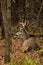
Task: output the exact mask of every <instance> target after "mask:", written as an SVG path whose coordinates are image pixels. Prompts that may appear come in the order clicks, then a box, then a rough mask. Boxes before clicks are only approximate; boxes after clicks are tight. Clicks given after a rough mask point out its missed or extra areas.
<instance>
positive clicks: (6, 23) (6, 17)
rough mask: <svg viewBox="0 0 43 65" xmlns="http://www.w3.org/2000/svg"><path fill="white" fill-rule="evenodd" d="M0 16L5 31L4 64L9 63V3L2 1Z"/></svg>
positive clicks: (5, 0)
mask: <svg viewBox="0 0 43 65" xmlns="http://www.w3.org/2000/svg"><path fill="white" fill-rule="evenodd" d="M1 6H2V16H3V24H4V31H5V57H4V58H5V63H7V62H10V51H11V1H10V0H4V1H2V3H1Z"/></svg>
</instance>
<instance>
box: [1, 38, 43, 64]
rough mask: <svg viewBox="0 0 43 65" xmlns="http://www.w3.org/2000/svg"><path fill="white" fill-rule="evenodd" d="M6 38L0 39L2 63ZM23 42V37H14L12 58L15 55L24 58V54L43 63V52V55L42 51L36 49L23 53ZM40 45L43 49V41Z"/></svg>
mask: <svg viewBox="0 0 43 65" xmlns="http://www.w3.org/2000/svg"><path fill="white" fill-rule="evenodd" d="M4 41H5V40H0V65H4V54H5V53H4V49H5V44H4ZM22 44H23V40H22V39H15V40H14V39H12V52H11V58H12V59H13V58H14V57H15V56H16V57H17V58H22V57H24V56H27V57H30V58H32V59H36V60H39V61H40V62H41V64H42V65H43V54H42V55H41V54H40V53H36V52H35V51H34V52H33V51H31V52H27V53H22V51H21V47H22ZM39 45H40V47H41V48H42V49H43V42H41V43H40V44H39Z"/></svg>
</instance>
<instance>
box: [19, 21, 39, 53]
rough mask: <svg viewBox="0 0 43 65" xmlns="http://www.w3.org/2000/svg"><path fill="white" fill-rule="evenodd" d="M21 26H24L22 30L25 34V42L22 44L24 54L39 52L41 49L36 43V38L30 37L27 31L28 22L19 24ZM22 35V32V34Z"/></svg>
mask: <svg viewBox="0 0 43 65" xmlns="http://www.w3.org/2000/svg"><path fill="white" fill-rule="evenodd" d="M19 24H20V25H22V28H21V29H22V30H23V33H24V35H25V36H24V35H23V36H24V37H23V38H24V42H23V44H22V52H27V51H33V50H39V49H40V47H39V45H38V43H37V41H36V38H37V37H36V36H34V35H30V37H28V36H29V35H28V32H27V30H26V28H25V27H26V26H28V25H29V22H28V23H27V22H26V21H25V22H19ZM21 33H22V32H21Z"/></svg>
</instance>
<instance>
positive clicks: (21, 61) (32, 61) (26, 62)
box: [9, 57, 41, 65]
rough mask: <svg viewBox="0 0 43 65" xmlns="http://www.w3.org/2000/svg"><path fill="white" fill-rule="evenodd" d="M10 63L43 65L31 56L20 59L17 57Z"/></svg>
mask: <svg viewBox="0 0 43 65" xmlns="http://www.w3.org/2000/svg"><path fill="white" fill-rule="evenodd" d="M9 65H41V64H40V62H38V61H37V60H33V59H31V58H28V57H24V58H22V59H20V60H18V59H17V58H15V59H13V60H12V61H11V62H10V63H9Z"/></svg>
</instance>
